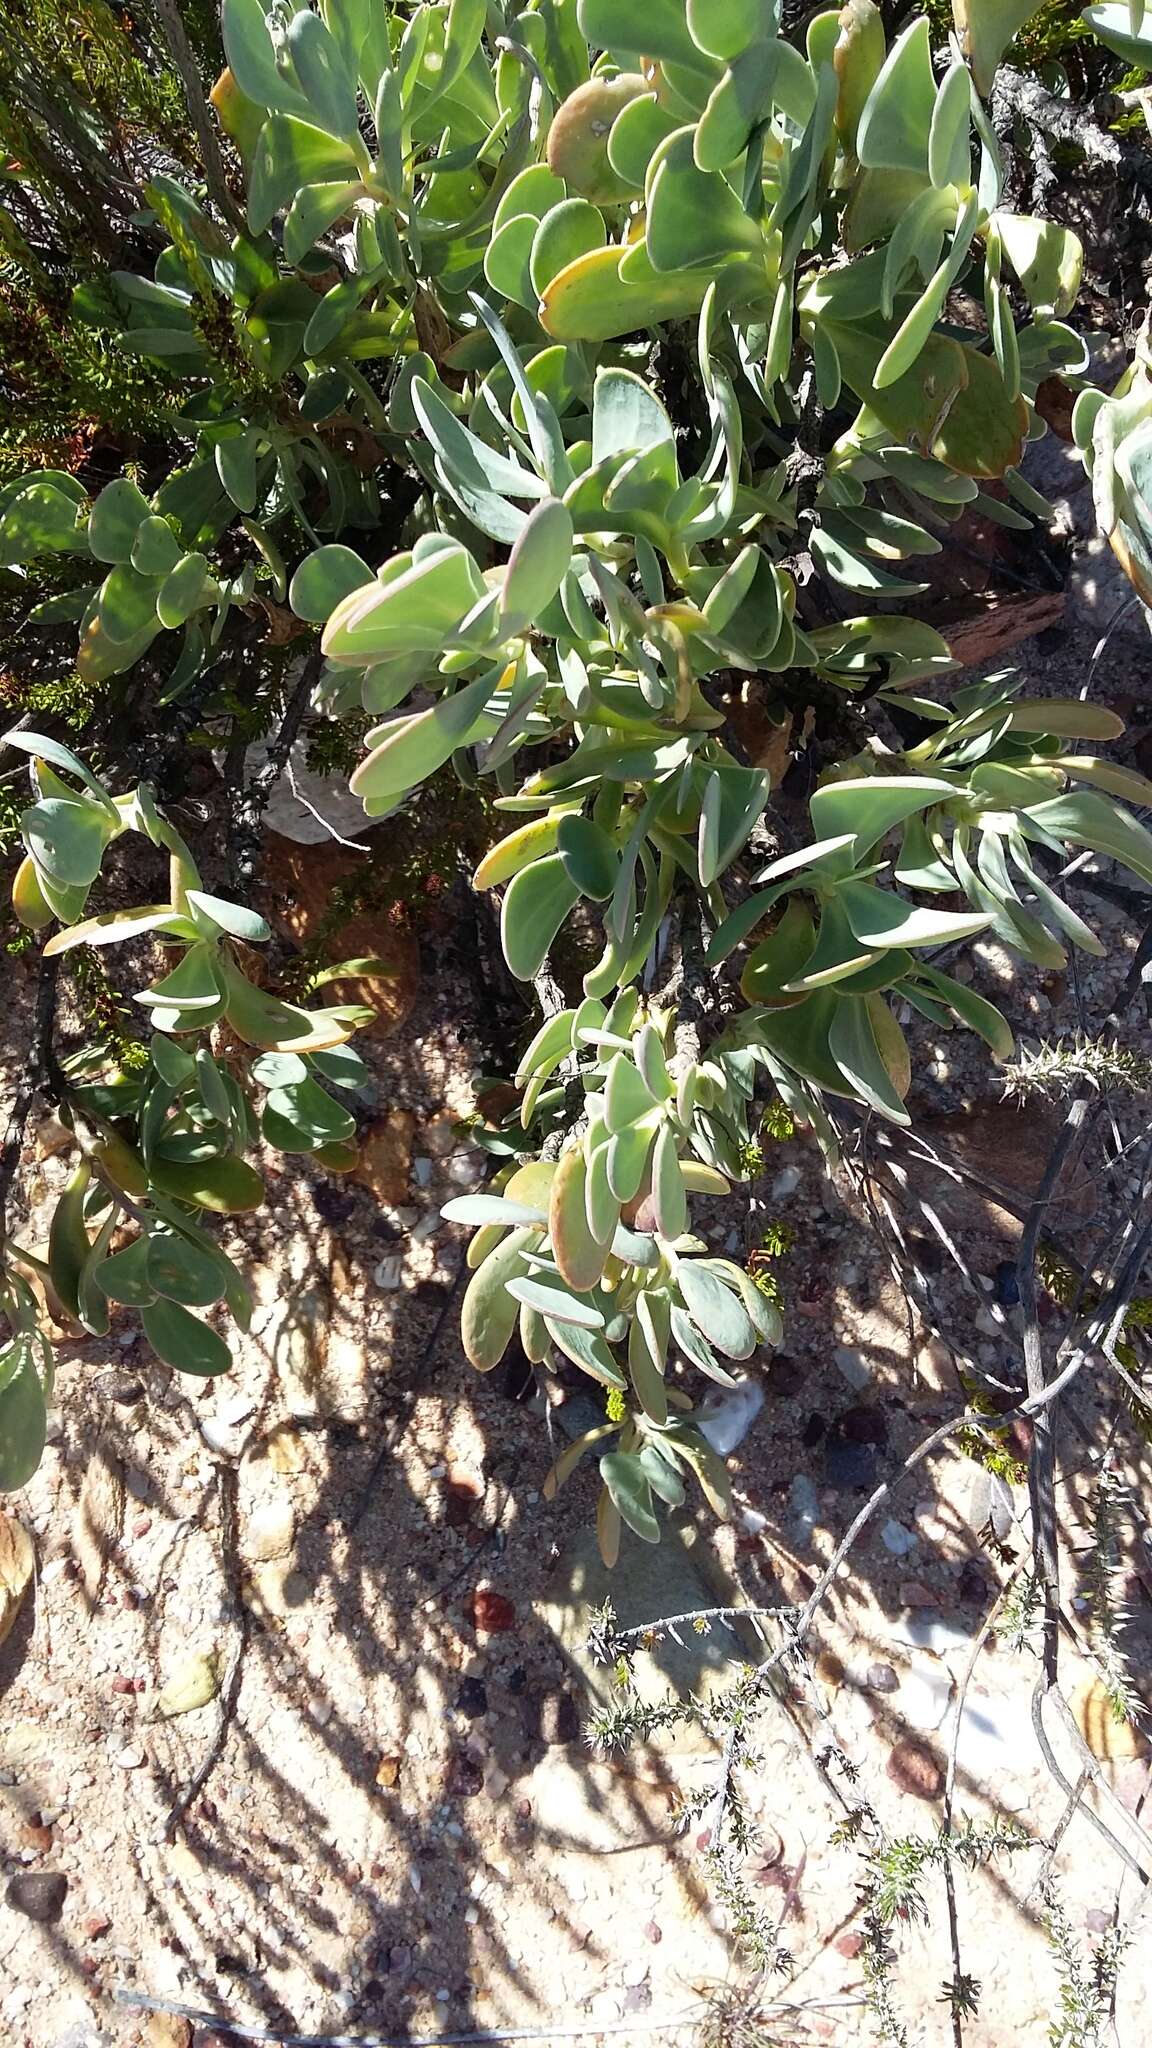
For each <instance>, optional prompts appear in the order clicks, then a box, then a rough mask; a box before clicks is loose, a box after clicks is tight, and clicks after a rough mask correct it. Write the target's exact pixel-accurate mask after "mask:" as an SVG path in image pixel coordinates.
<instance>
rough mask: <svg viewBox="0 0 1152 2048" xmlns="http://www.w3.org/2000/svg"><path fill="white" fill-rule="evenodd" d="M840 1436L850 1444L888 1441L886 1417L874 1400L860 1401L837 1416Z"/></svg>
mask: <svg viewBox="0 0 1152 2048" xmlns="http://www.w3.org/2000/svg"><path fill="white" fill-rule="evenodd" d="M839 1428H840V1433H841V1435H842V1436H844V1437H846V1438H847V1440H848V1442H849V1443H850V1444H877V1445H880V1446H883V1445H884V1444H886V1443H887V1441H888V1418H887V1416H886V1415H885V1413H884V1410H883V1409H882V1408H881V1407H878V1406H877V1404H876V1402H874V1401H860V1402H858V1403H857V1405H856V1406H855V1407H854V1408H846V1409H845V1410H844V1413H843V1415H841V1416H840V1417H839Z"/></svg>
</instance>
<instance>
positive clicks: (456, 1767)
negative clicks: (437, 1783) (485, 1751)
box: [445, 1749, 484, 1799]
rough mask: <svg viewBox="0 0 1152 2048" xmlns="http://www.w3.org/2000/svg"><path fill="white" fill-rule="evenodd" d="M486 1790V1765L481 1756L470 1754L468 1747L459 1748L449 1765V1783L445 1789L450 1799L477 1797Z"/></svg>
mask: <svg viewBox="0 0 1152 2048" xmlns="http://www.w3.org/2000/svg"><path fill="white" fill-rule="evenodd" d="M483 1790H484V1766H483V1764H482V1763H481V1762H480V1759H479V1757H475V1756H470V1755H469V1754H468V1751H467V1750H466V1749H458V1750H456V1751H455V1753H454V1754H453V1757H452V1761H451V1763H450V1764H449V1766H448V1783H447V1785H446V1786H445V1791H446V1792H447V1794H448V1797H449V1799H475V1797H476V1795H477V1793H478V1792H482V1791H483Z"/></svg>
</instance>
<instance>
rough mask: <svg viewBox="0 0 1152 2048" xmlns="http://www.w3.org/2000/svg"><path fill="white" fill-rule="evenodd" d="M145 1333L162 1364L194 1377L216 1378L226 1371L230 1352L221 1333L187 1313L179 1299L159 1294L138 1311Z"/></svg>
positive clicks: (230, 1355) (197, 1317)
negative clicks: (171, 1298)
mask: <svg viewBox="0 0 1152 2048" xmlns="http://www.w3.org/2000/svg"><path fill="white" fill-rule="evenodd" d="M140 1321H141V1324H142V1326H143V1330H144V1335H145V1336H146V1337H147V1339H148V1342H149V1344H150V1345H151V1346H152V1349H153V1351H154V1352H155V1353H156V1356H157V1358H160V1359H163V1361H164V1364H165V1365H171V1366H175V1368H176V1370H177V1372H188V1373H192V1374H193V1375H194V1376H195V1377H196V1378H197V1379H215V1378H216V1377H217V1375H218V1374H220V1373H222V1372H227V1370H228V1368H229V1366H230V1365H231V1363H232V1354H231V1352H230V1351H229V1349H228V1346H227V1345H226V1343H225V1342H224V1339H223V1337H220V1336H218V1335H217V1333H216V1331H215V1330H213V1329H212V1328H211V1327H210V1325H209V1324H208V1323H204V1322H201V1320H200V1317H199V1316H194V1315H190V1314H189V1312H188V1310H187V1309H186V1308H183V1307H181V1305H180V1303H179V1302H178V1301H168V1300H166V1299H164V1298H162V1297H161V1298H159V1299H158V1300H156V1301H153V1302H150V1303H148V1304H147V1305H146V1306H145V1307H144V1308H142V1309H141V1311H140Z"/></svg>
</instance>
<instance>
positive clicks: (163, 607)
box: [156, 549, 215, 631]
mask: <svg viewBox="0 0 1152 2048" xmlns="http://www.w3.org/2000/svg"><path fill="white" fill-rule="evenodd" d="M214 588H215V586H214V585H213V584H212V580H211V576H210V573H209V568H208V558H207V556H206V555H202V554H200V553H199V551H198V550H196V549H194V550H193V551H192V553H191V554H188V555H183V556H182V557H181V559H180V560H179V561H178V562H177V564H176V566H175V568H174V569H170V570H169V571H168V574H167V576H166V577H165V578H164V581H163V583H162V584H161V585H160V589H159V591H158V592H157V594H156V616H157V618H158V619H159V621H160V624H161V625H162V626H166V627H167V628H168V629H169V631H172V630H173V629H174V628H175V627H177V626H182V625H183V624H184V621H185V619H187V618H190V617H191V615H192V613H193V612H195V611H199V609H200V607H201V605H202V604H205V603H206V602H207V601H208V597H209V595H210V592H211V591H212V590H213V589H214Z"/></svg>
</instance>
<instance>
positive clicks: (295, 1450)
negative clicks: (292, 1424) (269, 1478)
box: [264, 1423, 308, 1472]
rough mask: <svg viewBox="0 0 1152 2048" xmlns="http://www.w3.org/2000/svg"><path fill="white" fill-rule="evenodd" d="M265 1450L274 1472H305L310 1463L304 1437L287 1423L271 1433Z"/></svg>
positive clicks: (266, 1441)
mask: <svg viewBox="0 0 1152 2048" xmlns="http://www.w3.org/2000/svg"><path fill="white" fill-rule="evenodd" d="M264 1448H265V1450H266V1451H267V1453H268V1462H269V1464H270V1465H271V1466H272V1469H273V1471H274V1472H303V1470H304V1467H305V1465H306V1464H307V1462H308V1458H307V1453H306V1451H305V1449H304V1439H303V1437H302V1436H301V1434H300V1432H299V1430H298V1429H289V1427H288V1425H287V1424H286V1423H281V1424H280V1426H279V1428H277V1429H273V1430H270V1431H269V1433H268V1436H267V1438H266V1440H265V1445H264Z"/></svg>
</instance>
